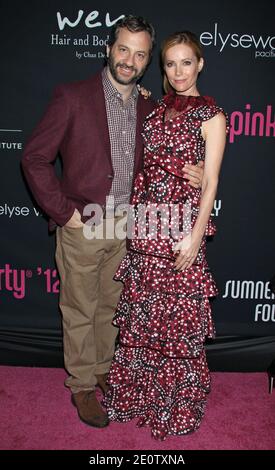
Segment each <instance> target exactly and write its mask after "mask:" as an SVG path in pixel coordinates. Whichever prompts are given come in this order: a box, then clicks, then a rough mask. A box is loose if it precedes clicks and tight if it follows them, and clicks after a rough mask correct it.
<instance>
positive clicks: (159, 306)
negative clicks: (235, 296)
mask: <svg viewBox="0 0 275 470" xmlns="http://www.w3.org/2000/svg"><path fill="white" fill-rule="evenodd" d="M204 248H205V247H204V246H202V249H204ZM115 279H117V280H120V281H122V282H123V283H124V289H123V291H122V294H121V298H120V301H119V304H118V307H117V310H116V314H115V317H114V322H113V323H114V325H115V326H118V327H119V329H120V335H119V346H118V348H117V350H116V352H115V356H114V359H113V362H112V366H111V370H110V373H109V378H108V381H109V384H110V390H109V392H108V394H107V395H106V397H105V399H104V402H103V404H104V406H105V407H106V408H107V412H108V415H109V418H110V419H111V420H114V421H120V422H126V421H129V420H131V419H133V418H138V421H137V426H143V425H148V426H150V427H151V432H152V436H153V437H154V438H156V439H161V440H163V439H165V438H166V436H167V435H183V434H187V433H189V432H192V431H194V430H196V429H197V428H198V427H199V425H200V422H201V420H202V417H203V414H204V409H205V404H206V396H207V394H208V392H209V391H210V374H209V370H208V366H207V362H206V358H205V350H204V342H205V338H206V337H210V338H211V337H213V336H214V326H213V323H212V318H211V308H210V304H209V297H212V296H215V295H216V294H217V288H216V285H215V282H214V280H213V278H212V275H211V274H210V271H209V269H208V266H207V264H206V261H204V262H203V263H201V264H198V265H192V267H191V268H189V269H187V270H185V271H183V272H178V271H176V270H175V269H174V261H173V260H171V259H168V258H165V257H163V258H161V257H159V256H152V255H150V254H146V253H138V252H135V251H129V252H128V254H127V255H126V256H125V258H124V259H123V260H122V262H121V264H120V266H119V269H118V271H117V273H116V277H115Z"/></svg>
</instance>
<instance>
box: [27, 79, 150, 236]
mask: <svg viewBox="0 0 275 470" xmlns="http://www.w3.org/2000/svg"><path fill="white" fill-rule="evenodd" d="M154 106H155V103H154V101H153V100H151V99H148V100H145V99H144V98H143V97H142V96H141V95H139V96H138V102H137V128H136V149H135V163H134V177H135V176H136V174H137V173H138V171H139V170H140V169H141V167H142V160H143V144H142V138H141V131H142V124H143V121H144V119H145V117H146V116H147V115H148V114H149V113H150V112H151V111H152V110H153V108H154ZM58 152H59V153H60V155H61V158H62V162H63V171H62V176H61V178H58V177H57V175H56V172H55V169H54V166H53V163H54V161H55V160H56V158H57V154H58ZM22 167H23V171H24V174H25V176H26V179H27V181H28V184H29V186H30V188H31V191H32V193H33V195H34V197H35V199H36V201H37V202H38V204H39V205H40V207H41V208H42V209H43V210H44V211H45V212H46V214H48V216H49V217H50V218H51V219H52V221H51V222H50V228H53V227H54V226H55V225H56V224H58V225H60V226H62V225H65V224H66V223H67V222H68V220H69V219H70V218H71V216H72V215H73V212H74V209H75V208H77V209H78V210H79V212H80V213H81V214H82V211H83V207H84V206H85V205H86V204H89V203H98V204H100V205H101V206H103V205H105V203H106V196H108V194H109V193H110V189H111V185H112V179H113V175H114V170H113V166H112V159H111V147H110V139H109V132H108V121H107V114H106V107H105V99H104V92H103V85H102V76H101V73H98V74H96V75H94V76H93V77H91V78H90V79H88V80H84V81H81V82H75V83H70V84H66V85H60V86H59V87H57V88H56V90H55V92H54V96H53V98H52V100H51V102H50V104H49V106H48V109H47V110H46V112H45V114H44V116H43V118H42V120H41V121H40V123H39V124H38V126H37V127H36V128H35V130H34V132H33V133H32V135H31V137H30V140H29V141H28V143H27V145H26V147H25V150H24V153H23V159H22Z"/></svg>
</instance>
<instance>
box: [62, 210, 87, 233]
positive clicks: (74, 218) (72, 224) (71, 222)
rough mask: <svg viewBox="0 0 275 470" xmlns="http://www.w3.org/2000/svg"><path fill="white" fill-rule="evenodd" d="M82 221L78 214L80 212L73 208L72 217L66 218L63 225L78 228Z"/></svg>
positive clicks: (81, 225)
mask: <svg viewBox="0 0 275 470" xmlns="http://www.w3.org/2000/svg"><path fill="white" fill-rule="evenodd" d="M83 225H84V224H83V222H82V221H81V215H80V212H79V211H78V210H77V209H75V210H74V213H73V215H72V217H71V218H70V220H68V222H67V223H66V224H65V227H69V228H79V227H83Z"/></svg>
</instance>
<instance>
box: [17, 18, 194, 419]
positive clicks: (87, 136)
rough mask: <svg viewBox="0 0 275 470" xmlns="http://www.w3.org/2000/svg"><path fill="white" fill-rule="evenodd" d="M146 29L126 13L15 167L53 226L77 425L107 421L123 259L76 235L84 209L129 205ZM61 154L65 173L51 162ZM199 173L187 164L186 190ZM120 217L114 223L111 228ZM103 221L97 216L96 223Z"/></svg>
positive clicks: (147, 49)
mask: <svg viewBox="0 0 275 470" xmlns="http://www.w3.org/2000/svg"><path fill="white" fill-rule="evenodd" d="M154 38H155V34H154V29H153V27H152V26H151V25H150V24H149V23H148V22H147V21H146V20H144V19H143V18H140V17H134V16H132V15H129V16H126V17H124V18H123V19H122V20H120V21H119V22H118V23H117V24H116V25H115V27H114V30H113V35H112V36H111V39H110V42H109V46H107V67H105V68H104V69H103V71H102V72H100V73H98V74H96V75H94V76H93V77H91V78H90V79H88V80H85V81H82V82H77V83H73V84H67V85H63V86H60V87H58V88H57V89H56V91H55V94H54V97H53V99H52V101H51V103H50V104H49V107H48V109H47V111H46V113H45V115H44V117H43V119H42V121H41V122H40V123H39V125H38V126H37V128H36V129H35V131H34V133H33V135H32V137H31V139H30V141H29V142H28V144H27V146H26V148H25V151H24V155H23V161H22V165H23V169H24V173H25V176H26V179H27V181H28V183H29V185H30V188H31V190H32V192H33V194H34V196H35V198H36V200H37V202H38V204H39V205H40V206H41V207H42V209H43V210H44V211H45V212H46V213H47V214H48V215H49V216H50V218H51V221H50V226H51V227H53V225H57V226H58V227H57V234H56V235H57V249H56V261H57V266H58V270H59V274H60V308H61V311H62V318H63V336H64V360H65V367H66V369H67V371H68V372H69V374H70V376H69V377H68V378H67V379H66V382H65V384H66V385H67V386H68V387H70V389H71V392H72V402H73V404H74V405H75V406H76V407H77V411H78V415H79V417H80V419H81V420H82V421H83V422H85V423H86V424H88V425H90V426H95V427H104V426H107V424H108V418H107V415H106V413H105V412H104V411H103V409H102V408H101V406H100V404H99V402H98V401H97V398H96V395H95V386H96V385H99V386H100V388H101V389H102V391H103V392H104V391H106V387H107V385H106V376H107V373H108V371H109V367H110V363H111V360H112V356H113V353H114V344H115V338H116V335H117V330H116V328H114V327H113V326H112V324H111V322H112V317H113V314H114V310H115V307H116V304H117V302H118V299H119V295H120V291H121V285H120V283H119V282H115V281H114V280H113V276H114V273H115V271H116V269H117V266H118V264H119V262H120V261H121V259H122V257H123V256H124V254H125V251H126V248H125V241H124V240H119V239H117V238H114V239H107V237H106V238H105V239H103V240H102V239H95V238H94V239H89V240H88V239H87V238H85V237H84V236H83V222H84V221H85V218H84V217H83V209H84V207H85V206H86V205H87V204H90V203H97V204H99V205H100V206H101V207H102V208H104V207H105V204H106V197H107V196H112V197H113V199H114V203H115V206H117V205H119V204H124V203H126V204H127V203H129V200H130V195H131V190H132V183H133V180H134V177H135V175H136V174H137V173H138V171H139V170H140V169H141V166H142V154H143V146H142V139H141V131H142V123H143V121H144V119H145V117H146V116H147V115H148V114H149V113H150V112H151V111H152V110H153V108H154V102H153V101H152V100H151V99H150V98H149V99H145V98H144V97H143V96H142V95H141V94H139V93H138V90H137V87H136V82H137V81H138V80H139V79H140V78H141V77H142V75H143V74H144V72H145V70H146V67H147V66H148V64H149V62H150V57H151V53H152V49H153V45H154ZM58 152H60V154H61V157H62V161H63V173H62V177H61V178H60V179H58V178H57V176H56V174H55V171H54V167H53V165H52V163H53V162H54V161H55V159H56V156H57V153H58ZM201 173H202V170H200V169H198V168H195V167H188V168H186V175H187V178H189V180H190V184H192V185H194V186H197V185H199V184H200V180H201ZM118 220H119V217H115V220H114V223H117V221H118ZM105 223H106V220H103V222H102V224H103V225H104V224H105Z"/></svg>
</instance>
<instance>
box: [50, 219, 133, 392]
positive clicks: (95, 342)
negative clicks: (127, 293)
mask: <svg viewBox="0 0 275 470" xmlns="http://www.w3.org/2000/svg"><path fill="white" fill-rule="evenodd" d="M103 224H105V221H103ZM56 239H57V247H56V262H57V266H58V270H59V274H60V308H61V312H62V319H63V341H64V344H63V346H64V361H65V367H66V369H67V371H68V372H69V374H70V377H68V378H67V379H66V381H65V384H66V385H67V386H68V387H70V389H71V391H72V393H77V392H79V391H81V390H93V389H94V387H95V384H96V379H95V375H96V374H104V373H106V372H108V371H109V368H110V364H111V361H112V357H113V354H114V346H115V339H116V336H117V332H118V329H117V328H115V327H114V326H113V325H112V319H113V315H114V311H115V308H116V305H117V302H118V300H119V296H120V292H121V289H122V283H121V282H119V281H114V280H113V276H114V274H115V272H116V269H117V267H118V264H119V263H120V261H121V260H122V258H123V256H124V255H125V253H126V248H125V240H118V239H116V238H115V239H112V240H108V239H103V240H100V239H91V240H88V239H86V238H85V237H84V235H83V230H82V228H76V229H74V228H68V227H62V228H60V227H58V229H57V234H56Z"/></svg>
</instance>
